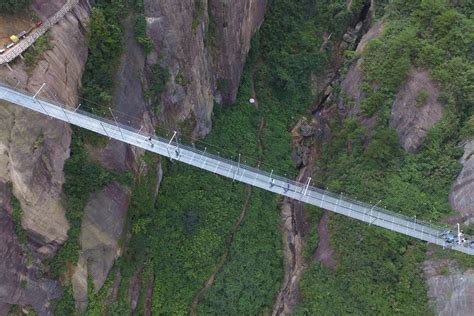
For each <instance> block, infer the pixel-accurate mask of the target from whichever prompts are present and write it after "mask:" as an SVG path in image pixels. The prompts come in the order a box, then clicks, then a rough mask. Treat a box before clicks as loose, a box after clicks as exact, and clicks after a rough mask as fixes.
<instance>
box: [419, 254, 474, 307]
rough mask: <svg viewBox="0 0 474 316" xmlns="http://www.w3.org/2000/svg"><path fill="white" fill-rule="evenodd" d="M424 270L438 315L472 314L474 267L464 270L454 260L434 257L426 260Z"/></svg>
mask: <svg viewBox="0 0 474 316" xmlns="http://www.w3.org/2000/svg"><path fill="white" fill-rule="evenodd" d="M423 271H424V274H425V278H426V282H427V284H428V288H429V289H428V298H429V299H430V303H431V305H432V307H433V309H434V310H435V311H436V314H437V315H440V316H448V315H459V316H464V315H465V316H467V315H472V311H473V310H474V300H473V297H474V269H469V270H466V271H463V270H462V269H461V268H460V267H459V266H458V265H457V264H456V262H455V261H454V260H441V259H434V260H428V261H425V263H424V268H423Z"/></svg>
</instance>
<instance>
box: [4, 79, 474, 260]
mask: <svg viewBox="0 0 474 316" xmlns="http://www.w3.org/2000/svg"><path fill="white" fill-rule="evenodd" d="M0 86H3V87H5V88H8V89H10V90H14V91H17V92H18V93H20V94H23V95H26V96H29V97H32V96H33V94H32V93H30V92H27V91H24V90H21V89H15V88H12V87H10V86H8V85H5V84H2V83H0ZM37 100H39V102H40V103H41V102H47V103H50V104H51V105H55V106H57V107H58V108H63V109H64V107H63V105H62V104H61V103H58V102H56V101H52V100H49V99H47V98H43V97H41V98H40V97H37ZM68 111H69V112H70V113H73V112H71V111H70V110H68ZM77 112H78V113H80V114H81V115H83V116H85V117H88V118H91V119H93V120H97V121H98V122H103V123H107V124H109V125H110V126H117V127H119V128H120V129H123V131H128V132H131V133H134V134H138V132H139V131H138V130H137V129H136V128H133V127H131V126H128V125H124V124H121V123H118V124H117V123H116V122H115V121H113V120H111V119H108V118H104V117H100V116H97V115H95V114H93V113H89V112H86V111H83V110H81V109H79V110H77ZM114 133H116V134H118V129H117V131H115V132H114ZM143 136H145V135H143ZM146 137H148V136H146ZM153 139H155V140H157V141H160V142H161V143H162V144H163V145H161V146H164V144H168V143H169V139H166V138H163V137H159V136H153ZM171 146H173V147H175V148H180V149H181V150H184V151H188V152H190V153H196V154H198V155H201V156H202V157H207V158H209V160H211V159H212V160H213V161H219V162H222V164H221V166H222V165H223V166H225V168H224V171H225V172H226V173H227V172H229V173H227V175H229V174H230V172H232V170H234V172H235V171H236V170H237V173H239V174H240V170H242V175H243V170H247V171H248V172H251V173H254V174H255V175H256V177H257V175H258V176H263V177H264V178H263V179H262V178H261V177H260V180H263V181H268V183H269V185H270V183H271V182H273V180H274V181H275V184H276V185H278V186H280V188H283V187H284V186H286V185H291V186H293V187H294V188H292V192H294V193H297V194H298V195H300V194H301V195H300V196H301V200H302V201H304V199H305V198H308V197H312V198H313V199H315V200H317V201H318V203H319V201H320V202H321V205H323V200H324V197H327V199H326V200H324V203H325V204H326V205H332V209H334V206H335V209H336V212H337V208H338V207H339V212H338V213H341V214H347V213H349V214H350V213H351V212H352V213H353V214H354V213H357V214H359V216H356V217H355V218H358V219H361V220H363V221H366V222H370V221H375V220H377V221H385V222H387V223H390V224H392V227H393V226H394V225H396V226H398V227H401V228H403V229H404V228H405V227H406V232H405V231H404V230H403V232H405V234H407V235H410V236H413V234H408V232H409V231H410V232H416V233H417V234H416V236H419V237H418V238H420V237H422V236H425V235H429V236H432V237H434V241H436V244H438V245H442V246H450V247H453V248H455V249H456V250H459V249H461V248H462V247H464V248H465V245H457V244H456V245H452V244H451V245H448V244H447V243H446V242H442V241H440V240H439V239H438V238H439V237H440V234H441V233H442V232H443V231H445V230H446V229H447V228H446V227H447V226H446V227H442V226H440V225H436V224H433V223H428V222H426V221H423V220H418V219H417V220H414V218H413V217H409V216H406V215H403V214H400V213H395V212H392V211H389V210H387V209H385V208H382V207H378V206H374V205H371V204H368V203H364V202H360V201H357V200H354V199H352V198H349V197H346V196H343V195H342V194H334V193H332V192H329V191H326V190H323V189H320V188H317V187H314V186H308V187H306V184H304V183H301V182H298V181H294V180H291V179H287V178H284V177H281V176H278V175H276V174H273V173H269V172H267V171H265V170H261V169H259V168H255V167H251V166H247V165H244V164H238V163H237V162H235V161H233V160H230V159H227V158H225V157H221V156H218V155H214V154H212V153H209V152H205V151H202V150H200V149H197V148H195V147H192V146H189V145H185V144H178V143H177V142H176V141H173V142H171ZM193 156H194V155H193ZM178 160H179V159H178ZM216 170H217V168H216ZM215 172H216V171H214V173H215ZM221 172H222V170H221ZM221 174H222V173H221ZM255 179H257V178H255ZM303 192H305V193H306V195H303ZM292 196H294V194H293V195H292ZM321 196H322V198H321ZM316 206H317V205H316ZM328 207H329V206H328ZM329 209H331V208H329ZM341 210H345V212H341ZM348 216H350V215H348ZM368 219H370V221H369V220H368ZM379 226H382V227H387V226H386V225H385V226H384V225H379ZM401 228H398V229H395V231H399V232H400V231H401V230H400V229H401ZM392 230H393V229H392ZM465 237H466V238H468V239H470V240H473V239H472V237H469V236H465ZM423 238H426V237H423ZM423 238H420V239H423ZM424 240H433V238H431V239H430V238H428V239H424ZM463 252H467V253H470V254H474V249H471V248H469V249H468V250H467V251H463Z"/></svg>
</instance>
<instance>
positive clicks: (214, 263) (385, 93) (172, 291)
mask: <svg viewBox="0 0 474 316" xmlns="http://www.w3.org/2000/svg"><path fill="white" fill-rule="evenodd" d="M118 3H119V4H120V3H122V2H120V1H118ZM137 3H138V6H140V3H141V5H142V2H140V1H135V4H137ZM384 3H386V2H384ZM439 3H440V1H434V0H433V1H421V2H420V1H415V2H413V3H408V4H407V3H406V2H405V1H401V0H394V1H392V2H391V3H390V6H387V8H385V7H383V8H380V9H378V11H377V12H385V13H386V14H387V22H386V23H387V28H386V33H385V35H384V36H383V37H382V38H381V39H380V40H377V41H374V42H373V43H372V44H370V45H369V47H368V49H367V52H366V56H369V57H367V58H366V59H365V60H366V62H364V64H363V70H364V73H365V74H366V76H365V77H366V82H365V83H364V86H365V90H366V93H367V98H366V100H365V101H364V104H363V105H362V110H363V113H364V114H365V115H367V116H371V115H374V114H377V116H378V125H377V127H376V129H375V131H368V130H367V129H366V128H365V127H363V126H361V125H360V124H359V122H358V121H357V120H356V119H354V118H349V119H345V120H343V121H339V120H336V119H335V120H334V121H333V122H331V123H330V125H331V129H332V134H333V135H332V138H331V140H330V143H326V144H323V146H322V148H321V157H320V167H321V172H320V174H318V177H317V178H318V179H319V180H318V181H320V184H327V185H328V186H329V188H330V189H331V190H333V191H343V192H345V193H347V194H348V195H350V196H353V197H358V198H359V199H362V200H366V201H378V200H379V199H383V202H382V205H385V206H387V205H390V208H391V209H394V210H398V211H403V212H404V213H405V214H407V215H409V216H415V215H416V216H418V218H424V219H432V220H439V219H440V218H442V217H443V216H446V215H447V214H449V211H450V210H449V205H448V201H447V199H446V197H447V192H448V190H449V186H450V185H451V183H452V182H453V180H454V178H455V176H456V174H457V173H458V171H459V165H458V163H457V159H458V158H459V155H460V151H459V149H456V148H457V147H456V144H457V141H458V139H459V137H460V136H459V135H460V126H464V129H463V131H465V132H464V133H465V134H466V135H468V134H469V133H471V132H472V130H473V128H472V125H473V124H471V123H465V122H471V121H472V118H471V119H470V121H469V117H472V115H473V109H472V103H471V101H472V100H473V99H472V95H471V92H472V89H469V87H470V86H471V81H470V80H471V79H472V76H471V74H472V72H470V71H472V70H466V69H469V67H471V66H472V65H471V63H472V61H470V60H469V58H467V56H468V53H469V51H467V50H464V49H463V48H462V47H458V48H456V49H455V50H454V49H453V48H450V49H453V50H452V51H450V53H449V54H446V55H443V54H444V52H443V51H438V50H437V49H436V48H434V47H437V45H438V44H436V45H435V43H434V42H433V41H435V40H440V41H450V39H449V38H447V37H446V36H442V35H440V34H441V30H444V31H447V29H449V28H447V29H446V28H444V29H443V28H442V27H438V28H434V29H433V28H429V27H426V25H428V24H429V23H433V25H437V24H436V23H439V24H440V25H443V23H446V22H443V21H438V22H436V21H437V20H436V19H435V18H434V16H437V15H443V14H444V10H441V9H439V8H438V6H439V5H440V4H439ZM443 3H444V2H443ZM363 4H364V1H362V0H359V1H353V3H352V9H351V11H348V10H347V2H346V1H345V0H338V1H332V2H330V3H329V2H328V1H322V0H305V1H292V0H277V1H273V2H272V4H271V6H270V8H269V11H268V13H267V17H266V22H265V24H264V25H263V27H262V29H261V31H260V33H259V34H258V35H256V36H255V38H254V39H253V42H252V50H251V52H250V55H249V57H248V61H247V64H246V67H245V70H244V74H243V77H242V82H241V86H240V90H239V94H238V96H237V101H236V104H235V105H234V106H219V105H216V106H215V111H214V120H213V131H212V133H211V134H210V135H209V136H208V138H207V139H206V140H205V141H206V143H210V144H213V145H215V146H217V147H218V148H219V149H215V148H212V147H209V148H208V151H212V152H214V153H216V152H217V151H219V152H220V153H221V155H223V156H231V157H233V158H235V157H237V155H238V154H239V153H240V154H242V162H244V163H246V164H249V165H254V166H256V165H259V166H260V167H261V168H263V169H266V170H269V169H272V168H273V169H274V170H275V171H276V172H277V173H279V174H284V173H287V174H292V173H293V172H294V170H293V163H292V161H291V160H290V158H289V157H290V156H291V155H290V154H291V148H290V141H291V138H290V133H289V131H290V130H291V128H292V127H293V126H294V125H295V123H296V122H297V121H298V119H299V118H300V117H301V115H303V114H308V113H307V112H306V111H307V109H308V108H309V107H310V106H311V104H312V101H313V97H314V96H312V94H311V87H310V80H309V78H310V76H311V75H316V76H320V75H322V74H323V73H324V71H325V70H326V69H327V67H328V64H329V62H331V61H332V58H333V49H334V45H335V43H333V42H332V41H331V42H330V43H328V45H327V48H326V49H325V50H321V49H320V48H321V45H322V43H323V33H324V32H328V33H330V34H333V35H332V38H333V39H337V38H340V37H341V36H342V34H343V33H344V32H345V29H346V25H347V24H349V22H352V21H354V19H356V18H357V16H358V14H359V12H360V10H361V8H362V6H363ZM108 5H110V3H108V2H99V4H98V7H97V8H96V9H94V13H93V17H92V20H91V32H90V35H89V38H90V44H91V46H90V47H91V48H90V49H91V56H90V60H89V62H88V66H87V67H86V74H85V76H84V80H83V82H84V89H85V90H84V91H85V96H86V97H87V98H88V99H90V98H91V97H92V98H94V97H95V95H99V96H100V97H97V99H92V100H93V101H94V102H98V103H100V104H104V103H107V101H110V99H111V95H112V92H113V80H112V79H113V74H114V71H115V69H116V63H117V60H118V56H119V55H120V52H119V51H118V50H116V49H115V48H117V45H120V43H121V37H120V36H119V35H118V33H120V30H121V27H120V26H119V22H117V21H119V20H120V19H118V18H117V17H119V16H121V14H120V13H119V12H118V11H115V9H113V8H109V7H108ZM110 6H112V5H110ZM418 6H423V7H422V9H420V10H421V11H423V14H425V13H427V12H431V13H430V14H433V16H430V15H428V16H427V15H426V14H425V15H424V16H423V17H421V16H419V13H417V14H414V13H413V12H415V11H416V10H417V8H418ZM436 8H438V9H436ZM471 9H472V8H470V7H468V6H467V5H466V6H462V7H457V8H456V9H453V10H455V11H456V12H457V13H456V14H454V16H455V21H456V23H460V24H456V23H454V25H464V24H463V23H467V24H466V25H464V26H462V27H461V28H462V29H468V28H469V25H468V24H469V22H466V21H465V19H463V18H462V15H463V14H464V15H466V16H468V15H467V14H468V13H467V12H471V11H470V10H471ZM420 10H419V11H420ZM437 10H438V11H437ZM448 11H449V10H448ZM412 13H413V14H412ZM412 19H413V20H412ZM417 19H419V20H417ZM439 19H440V20H445V19H447V20H448V22H449V23H448V25H451V24H453V23H451V22H453V21H454V20H450V18H449V16H448V17H446V18H443V19H441V18H439ZM435 20H436V21H435ZM213 21H214V19H213V18H212V16H210V23H209V29H208V31H207V34H206V45H209V43H211V44H212V43H214V42H215V40H216V38H218V36H219V34H218V33H217V31H216V30H217V29H218V28H217V27H216V25H213V23H215V21H214V22H213ZM397 21H402V22H399V23H398V22H397ZM459 21H461V22H459ZM108 22H111V24H110V25H109V24H108ZM422 23H426V25H425V24H422ZM193 24H194V21H193ZM422 26H423V27H424V28H423V27H422ZM421 29H426V30H424V31H423V32H425V31H426V32H429V31H432V32H435V30H437V29H439V30H440V31H439V32H440V33H435V34H434V35H433V34H424V33H423V32H421V31H420V30H421ZM420 32H421V33H420ZM436 32H437V31H436ZM448 33H449V32H448ZM454 35H456V34H454ZM450 36H453V34H450ZM104 38H106V39H107V41H101V39H104ZM458 40H459V39H458ZM420 43H421V44H420ZM452 44H453V43H448V44H446V45H447V46H451V45H452ZM430 45H431V46H430ZM463 45H464V44H463ZM466 45H467V44H466ZM210 49H211V48H210ZM443 49H444V48H443ZM211 51H212V49H211ZM422 52H423V53H422ZM107 54H108V55H107ZM346 55H348V56H350V55H352V54H346ZM440 56H441V57H440ZM106 59H107V61H108V62H107V63H108V64H107V65H101V64H100V62H104V61H105V60H106ZM443 59H445V60H447V63H445V64H437V63H438V62H439V61H440V60H443ZM428 63H430V64H428ZM412 65H420V66H425V67H430V69H435V70H434V71H433V74H434V76H435V77H436V79H438V80H439V81H440V82H441V83H442V86H443V94H442V95H443V98H442V99H443V100H444V101H445V102H444V103H445V104H446V111H445V112H446V113H445V116H444V119H443V120H442V121H441V122H440V123H438V124H437V125H436V127H435V128H433V129H432V130H431V132H430V134H429V135H428V137H427V140H426V141H425V144H424V146H423V148H422V149H421V150H420V151H419V152H418V153H417V154H413V155H411V154H406V153H405V152H403V151H402V150H401V149H400V146H399V142H398V137H397V134H396V132H395V131H394V130H392V129H389V128H388V115H389V113H390V105H391V103H392V101H393V97H394V95H395V93H396V92H397V90H398V88H399V86H400V84H401V83H402V82H403V80H404V79H406V77H407V75H408V72H409V71H410V69H411V67H412ZM432 65H437V66H433V67H434V68H431V67H432ZM466 67H467V68H466ZM454 74H456V75H454ZM458 74H459V77H457V76H458ZM454 76H456V78H454ZM169 77H170V75H169V72H168V70H167V69H164V68H162V67H160V66H159V65H156V66H155V67H154V68H153V69H151V71H150V78H151V79H150V90H149V91H148V94H149V97H150V98H151V99H152V101H153V103H154V104H157V103H158V102H159V98H160V96H161V94H162V93H163V91H164V89H165V85H166V83H167V81H168V80H169ZM178 80H180V79H178ZM220 85H221V88H222V86H223V85H224V84H223V83H220ZM374 86H377V87H378V89H377V90H374V89H372V87H374ZM252 89H255V91H253V90H252ZM86 93H87V95H86ZM254 93H255V95H256V96H257V98H258V101H259V106H258V108H256V107H255V106H253V105H250V104H249V103H248V98H249V96H250V95H253V94H254ZM421 98H422V99H423V96H421ZM88 106H89V109H95V106H94V103H88ZM466 126H467V127H466ZM469 126H470V127H469ZM75 135H77V134H75ZM80 135H81V134H79V136H75V137H74V142H73V146H72V153H71V159H70V160H69V161H68V163H67V166H66V180H67V181H66V186H65V190H66V195H67V203H68V205H69V203H74V205H72V206H71V207H70V208H69V207H68V213H69V212H70V210H74V212H72V213H71V214H68V218H69V219H70V222H71V233H70V234H71V235H70V236H71V237H70V241H71V245H69V241H68V243H67V244H66V245H65V246H64V247H63V248H65V249H66V250H62V249H61V251H60V254H59V255H58V258H59V259H57V260H61V261H59V263H60V264H57V265H56V266H57V267H61V266H65V262H67V261H71V262H74V260H75V259H77V237H78V228H79V227H80V222H81V214H82V213H81V212H82V211H83V208H84V203H85V201H86V198H87V196H88V195H89V194H90V193H91V192H94V191H95V190H98V189H100V188H101V187H102V186H103V185H105V184H106V183H108V181H113V180H117V179H118V178H121V176H120V175H117V174H113V173H112V174H111V173H109V172H105V171H104V170H102V169H101V168H98V167H97V166H94V165H93V164H90V162H88V161H87V159H86V154H85V152H84V151H83V149H82V150H81V149H80V148H83V146H82V144H81V143H80V142H81V141H82V142H84V139H83V138H82V136H80ZM87 139H88V140H89V139H90V138H89V136H87ZM197 146H200V144H199V143H197ZM208 146H209V145H208ZM143 163H146V167H147V168H146V169H147V175H146V176H141V175H140V176H137V179H136V181H135V183H134V184H133V195H132V200H131V204H130V208H129V218H128V223H127V227H128V230H129V231H130V236H129V237H127V238H126V239H124V240H123V249H124V255H123V257H121V258H120V259H119V260H118V261H117V263H116V266H115V268H114V269H116V270H114V271H112V273H110V275H109V279H108V280H107V282H106V286H104V288H103V289H101V290H100V291H99V293H97V294H96V293H93V292H92V291H90V293H89V298H90V301H91V304H90V308H89V310H88V312H87V313H88V314H90V315H93V314H104V313H111V314H114V315H122V314H128V310H129V306H128V304H127V299H126V298H127V295H128V293H127V291H128V285H129V281H130V279H131V278H132V276H133V275H134V274H135V273H137V272H140V273H142V277H144V276H146V280H148V279H151V278H153V279H154V288H153V298H152V301H153V307H152V312H153V314H157V315H159V314H164V315H185V314H188V313H189V310H190V308H191V303H192V301H193V299H194V298H196V295H197V293H198V292H199V290H200V289H201V288H202V287H203V286H204V284H205V282H206V281H207V280H208V278H209V277H210V276H211V274H212V273H214V272H216V269H217V274H216V277H215V280H214V282H213V284H212V285H211V286H210V287H209V288H208V289H207V291H205V292H204V293H203V294H202V295H201V296H200V297H199V302H200V304H199V305H198V307H197V312H198V313H199V314H229V315H254V314H268V313H269V312H270V310H271V306H272V304H273V300H274V299H275V295H276V293H277V291H278V289H279V287H280V285H281V284H280V282H281V278H282V273H283V265H282V254H281V245H280V242H281V236H280V231H279V227H278V224H279V210H278V202H279V197H278V196H275V195H272V194H270V193H267V192H263V191H261V190H258V189H252V190H251V196H250V199H249V201H248V203H246V202H247V190H246V187H245V186H244V185H242V184H238V183H232V182H231V181H229V180H226V179H223V178H222V177H218V176H216V175H213V174H210V173H207V172H203V171H200V170H197V169H195V168H191V167H189V166H186V165H183V164H179V163H178V164H172V163H169V161H164V160H162V161H161V163H162V166H163V170H164V173H165V177H164V180H163V182H162V183H161V187H160V193H159V195H158V197H157V198H156V197H155V195H154V193H155V192H156V186H157V183H158V170H156V169H157V168H156V167H157V163H158V158H157V157H155V156H152V155H150V154H146V155H145V156H144V158H143ZM74 178H77V179H76V180H74ZM92 178H93V179H94V181H95V182H93V183H92V184H90V180H91V179H92ZM86 179H87V183H88V185H87V187H85V185H84V183H86V182H85V181H86ZM244 205H245V206H246V207H245V209H244ZM76 211H77V212H76ZM243 211H245V213H242V212H243ZM307 212H308V222H309V223H310V224H311V226H312V228H311V234H310V237H309V238H308V243H307V246H306V248H305V251H304V257H305V258H306V259H309V258H311V257H312V254H313V253H314V250H315V248H316V246H317V243H318V236H317V234H316V229H315V226H316V224H317V223H318V221H319V219H320V216H321V212H320V211H319V210H317V209H315V208H308V210H307ZM241 214H244V215H245V217H244V218H243V221H242V222H241V223H240V224H239V225H237V223H238V222H239V217H240V215H241ZM329 226H330V231H331V245H332V247H333V248H334V250H335V252H336V254H337V255H336V259H337V262H338V265H337V268H336V270H335V271H332V270H327V269H325V268H323V267H321V266H320V265H319V264H317V263H316V264H312V265H311V266H310V268H309V269H308V271H307V272H306V273H305V275H304V276H303V279H302V283H301V291H302V297H303V302H302V304H301V305H300V306H298V308H297V309H296V310H295V314H297V315H302V314H305V315H321V314H322V315H324V314H329V311H331V313H334V314H348V313H353V314H382V315H385V314H394V313H400V314H406V315H414V314H430V313H431V312H430V309H429V307H428V304H427V298H426V288H425V285H424V281H423V277H422V271H420V267H421V263H422V261H423V260H424V259H425V252H426V246H425V245H424V244H422V243H420V242H417V241H415V240H413V239H410V238H407V237H404V236H402V235H399V234H395V233H390V232H387V231H386V230H381V229H377V228H368V226H367V225H364V224H362V223H358V222H356V221H353V220H351V219H348V218H345V217H341V216H337V215H334V216H332V217H331V218H330V221H329ZM62 252H64V254H62ZM463 258H465V257H463ZM221 261H222V262H223V265H220V263H221ZM61 264H62V265H61ZM469 264H470V263H469V261H466V265H465V266H469ZM115 271H119V272H120V274H121V276H122V281H121V285H120V289H119V293H118V300H117V301H116V302H115V303H114V304H113V305H112V306H109V307H107V306H105V305H104V299H105V293H106V292H107V289H108V288H109V286H110V284H111V283H112V280H113V278H114V277H115ZM144 278H145V277H144ZM145 284H146V282H143V283H142V284H141V296H140V297H141V298H140V300H139V302H140V303H139V306H138V308H137V309H138V311H139V314H141V313H142V311H143V308H144V299H143V291H144V287H145ZM71 302H72V293H71V291H70V287H66V290H65V297H64V299H63V300H61V301H60V302H59V303H58V305H57V311H60V312H58V314H65V315H68V314H72V313H73V312H72V311H73V303H71Z"/></svg>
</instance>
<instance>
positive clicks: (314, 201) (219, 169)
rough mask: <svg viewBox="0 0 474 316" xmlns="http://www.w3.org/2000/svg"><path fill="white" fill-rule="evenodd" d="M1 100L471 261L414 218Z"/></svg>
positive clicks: (6, 90)
mask: <svg viewBox="0 0 474 316" xmlns="http://www.w3.org/2000/svg"><path fill="white" fill-rule="evenodd" d="M0 99H2V100H5V101H7V102H10V103H13V104H16V105H19V106H21V107H23V108H26V109H30V110H33V111H36V112H39V113H43V114H45V115H47V116H49V117H52V118H56V119H58V120H61V121H64V122H66V123H70V124H73V125H76V126H79V127H82V128H85V129H88V130H90V131H93V132H95V133H98V134H102V135H104V136H107V137H109V138H113V139H116V140H119V141H122V142H125V143H127V144H130V145H133V146H137V147H140V148H143V149H145V150H147V151H151V152H154V153H157V154H159V155H162V156H164V157H169V158H170V159H173V160H176V161H179V162H183V163H186V164H189V165H192V166H194V167H197V168H200V169H204V170H206V171H209V172H212V173H216V174H218V175H221V176H224V177H227V178H230V179H232V180H235V181H239V182H243V183H246V184H250V185H252V186H254V187H257V188H261V189H264V190H267V191H270V192H273V193H276V194H280V195H284V196H287V197H289V198H292V199H295V200H299V201H301V202H303V203H308V204H311V205H314V206H317V207H320V208H323V209H326V210H329V211H332V212H334V213H338V214H342V215H345V216H349V217H351V218H355V219H357V220H360V221H363V222H366V223H369V225H375V226H380V227H384V228H386V229H389V230H392V231H395V232H399V233H402V234H405V235H408V236H411V237H414V238H417V239H420V240H424V241H427V242H429V243H433V244H436V245H439V246H443V247H449V248H452V249H454V250H457V251H460V252H464V253H466V254H470V255H474V248H470V247H468V246H467V244H466V243H465V244H457V243H455V242H454V243H448V242H447V241H446V240H445V239H444V238H442V237H441V235H442V233H443V232H444V231H446V228H443V227H440V226H436V225H432V224H430V223H426V222H422V221H417V220H416V219H414V218H409V217H407V216H404V215H401V214H397V213H393V212H390V211H388V210H385V209H383V208H380V207H377V206H375V205H369V204H365V203H362V202H359V201H356V200H353V199H350V198H348V197H344V196H342V195H337V194H334V193H331V192H328V191H324V190H321V189H318V188H315V187H312V186H310V185H309V182H310V181H307V182H306V183H299V182H295V181H293V180H290V179H286V178H283V177H280V176H277V175H274V174H273V173H268V172H265V171H262V170H259V169H256V168H252V167H249V166H246V165H243V164H240V162H235V161H231V160H227V159H224V158H221V157H219V156H216V155H212V154H209V153H207V152H205V151H201V150H198V149H196V148H193V147H190V146H185V145H181V144H178V143H177V142H176V140H175V138H174V137H173V138H171V139H164V138H161V137H151V140H150V138H149V137H150V136H149V135H143V134H141V133H140V131H139V130H136V129H134V128H132V127H130V126H125V125H122V124H118V123H116V122H114V121H110V120H108V119H105V118H102V117H97V116H95V115H93V114H90V113H87V112H84V111H80V110H76V111H71V110H68V109H66V108H65V107H64V106H63V105H61V104H59V103H57V102H53V101H50V100H46V99H43V98H38V97H36V98H35V96H33V95H32V94H30V93H28V92H25V91H20V90H18V89H14V88H11V87H7V86H4V85H0ZM151 144H153V146H152V145H151ZM309 180H310V179H309ZM470 240H471V241H472V240H473V239H472V238H471V239H470ZM349 242H350V241H349Z"/></svg>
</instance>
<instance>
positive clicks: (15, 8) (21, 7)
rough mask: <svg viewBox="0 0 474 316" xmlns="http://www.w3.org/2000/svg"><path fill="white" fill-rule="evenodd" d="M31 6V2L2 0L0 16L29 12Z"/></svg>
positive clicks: (0, 2) (27, 0)
mask: <svg viewBox="0 0 474 316" xmlns="http://www.w3.org/2000/svg"><path fill="white" fill-rule="evenodd" d="M30 5H31V0H1V1H0V14H3V13H18V12H19V11H25V10H27V9H28V8H29V7H30Z"/></svg>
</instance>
